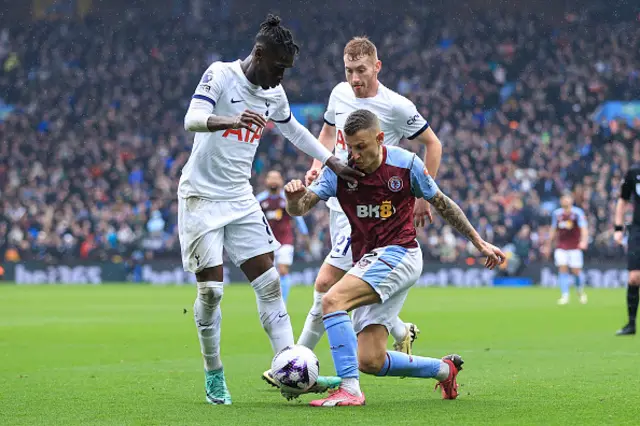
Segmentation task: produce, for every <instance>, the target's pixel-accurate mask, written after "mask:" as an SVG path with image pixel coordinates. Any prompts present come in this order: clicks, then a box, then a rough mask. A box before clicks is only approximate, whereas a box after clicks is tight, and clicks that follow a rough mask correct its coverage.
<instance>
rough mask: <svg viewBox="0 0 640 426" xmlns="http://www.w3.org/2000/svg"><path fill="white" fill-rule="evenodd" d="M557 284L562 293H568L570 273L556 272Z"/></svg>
mask: <svg viewBox="0 0 640 426" xmlns="http://www.w3.org/2000/svg"><path fill="white" fill-rule="evenodd" d="M558 285H559V286H560V291H561V292H562V295H563V296H564V295H569V286H570V285H571V275H569V274H567V273H559V274H558Z"/></svg>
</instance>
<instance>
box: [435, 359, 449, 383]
mask: <svg viewBox="0 0 640 426" xmlns="http://www.w3.org/2000/svg"><path fill="white" fill-rule="evenodd" d="M450 371H451V368H449V364H447V363H446V362H444V361H440V369H439V370H438V373H437V374H436V377H435V379H436V380H437V381H439V382H441V381H443V380H447V378H448V377H449V372H450Z"/></svg>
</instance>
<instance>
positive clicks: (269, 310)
mask: <svg viewBox="0 0 640 426" xmlns="http://www.w3.org/2000/svg"><path fill="white" fill-rule="evenodd" d="M251 286H252V287H253V289H254V290H255V292H256V302H257V303H258V314H259V315H260V322H261V323H262V328H264V331H266V332H267V335H268V336H269V340H270V341H271V347H272V348H273V352H274V353H278V352H280V351H281V350H282V349H284V348H286V347H287V346H292V345H293V328H292V327H291V318H290V317H289V314H288V313H287V307H286V306H285V304H284V300H282V293H281V291H280V275H278V271H276V268H271V269H269V270H268V271H267V272H265V273H264V274H262V275H260V276H259V277H258V278H256V279H255V280H253V282H251Z"/></svg>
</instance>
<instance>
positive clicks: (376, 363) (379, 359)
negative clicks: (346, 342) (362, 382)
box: [358, 351, 386, 374]
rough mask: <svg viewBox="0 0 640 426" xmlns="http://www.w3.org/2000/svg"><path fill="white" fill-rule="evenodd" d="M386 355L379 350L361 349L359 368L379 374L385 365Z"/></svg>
mask: <svg viewBox="0 0 640 426" xmlns="http://www.w3.org/2000/svg"><path fill="white" fill-rule="evenodd" d="M385 356H386V354H385V353H382V354H380V353H377V351H359V352H358V368H359V369H360V371H361V372H363V373H365V374H378V373H379V372H380V370H382V367H384V360H385Z"/></svg>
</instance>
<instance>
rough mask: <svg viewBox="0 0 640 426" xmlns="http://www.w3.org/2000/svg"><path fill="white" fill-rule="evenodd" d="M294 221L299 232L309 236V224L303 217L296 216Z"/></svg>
mask: <svg viewBox="0 0 640 426" xmlns="http://www.w3.org/2000/svg"><path fill="white" fill-rule="evenodd" d="M293 219H294V220H295V221H296V226H297V227H298V232H300V233H301V234H302V235H309V228H307V224H306V223H305V221H304V219H303V218H302V216H294V217H293Z"/></svg>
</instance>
